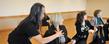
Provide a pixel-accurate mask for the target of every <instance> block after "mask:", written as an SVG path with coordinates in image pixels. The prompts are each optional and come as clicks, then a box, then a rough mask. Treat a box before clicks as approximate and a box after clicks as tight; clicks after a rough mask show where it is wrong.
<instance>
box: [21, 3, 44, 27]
mask: <svg viewBox="0 0 109 44" xmlns="http://www.w3.org/2000/svg"><path fill="white" fill-rule="evenodd" d="M43 8H44V5H42V4H41V3H35V4H33V6H32V7H31V10H30V14H29V16H27V17H26V18H25V19H24V20H23V21H22V22H21V23H20V24H19V26H21V25H22V24H24V23H27V22H31V23H33V24H34V25H37V26H38V28H39V26H40V25H41V18H40V17H41V13H42V9H43ZM43 15H44V14H43Z"/></svg>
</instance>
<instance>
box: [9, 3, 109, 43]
mask: <svg viewBox="0 0 109 44" xmlns="http://www.w3.org/2000/svg"><path fill="white" fill-rule="evenodd" d="M44 10H45V9H44V5H42V4H40V3H35V4H34V5H33V6H32V8H31V11H30V15H29V16H28V17H26V18H25V19H24V20H23V21H21V22H20V24H19V25H18V26H17V27H16V28H15V30H13V31H12V32H11V33H10V34H9V37H8V43H9V44H31V42H30V38H35V39H36V40H38V41H39V42H41V43H43V44H68V43H69V42H72V44H105V41H107V40H109V38H108V29H109V19H107V23H104V22H103V19H102V17H101V16H100V15H102V11H101V10H95V12H94V17H93V18H92V19H91V20H88V18H87V13H86V12H85V11H80V12H79V13H78V14H77V17H76V22H75V27H76V32H77V33H76V35H75V36H72V38H69V37H68V34H67V33H68V32H67V28H66V27H65V25H64V23H63V21H64V19H63V17H62V16H61V15H55V16H54V18H53V19H52V18H49V16H48V15H46V14H45V12H44ZM49 20H50V22H49ZM72 23H73V22H72ZM42 26H48V30H47V31H46V32H45V34H44V36H42V35H41V34H40V33H39V30H40V28H41V27H42ZM42 30H43V29H42ZM72 32H73V31H72ZM90 33H93V38H92V39H93V40H92V41H91V42H89V43H87V38H88V36H89V34H90Z"/></svg>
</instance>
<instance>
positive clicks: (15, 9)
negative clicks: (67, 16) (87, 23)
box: [0, 0, 86, 16]
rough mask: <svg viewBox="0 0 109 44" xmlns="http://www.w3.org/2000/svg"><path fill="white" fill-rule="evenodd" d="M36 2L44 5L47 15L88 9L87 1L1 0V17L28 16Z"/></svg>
mask: <svg viewBox="0 0 109 44" xmlns="http://www.w3.org/2000/svg"><path fill="white" fill-rule="evenodd" d="M36 2H40V3H42V4H44V5H45V6H46V12H47V13H52V12H67V11H82V10H85V9H86V0H0V16H15V15H27V14H29V11H30V8H31V6H32V4H34V3H36Z"/></svg>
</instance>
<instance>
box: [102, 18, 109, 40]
mask: <svg viewBox="0 0 109 44" xmlns="http://www.w3.org/2000/svg"><path fill="white" fill-rule="evenodd" d="M103 30H104V36H105V40H106V41H107V40H109V36H108V33H109V18H108V19H107V23H106V24H104V26H103Z"/></svg>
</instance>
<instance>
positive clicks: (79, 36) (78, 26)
mask: <svg viewBox="0 0 109 44" xmlns="http://www.w3.org/2000/svg"><path fill="white" fill-rule="evenodd" d="M75 26H76V32H77V33H76V35H75V36H74V37H73V38H72V39H76V41H80V40H83V39H87V37H88V30H89V29H93V26H92V25H91V24H90V22H89V21H88V20H87V21H85V26H87V28H86V30H84V31H81V28H82V25H81V24H80V23H76V24H75ZM88 28H89V29H88ZM84 36H86V37H84Z"/></svg>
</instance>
